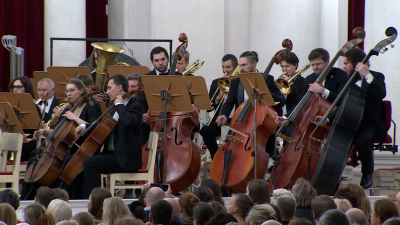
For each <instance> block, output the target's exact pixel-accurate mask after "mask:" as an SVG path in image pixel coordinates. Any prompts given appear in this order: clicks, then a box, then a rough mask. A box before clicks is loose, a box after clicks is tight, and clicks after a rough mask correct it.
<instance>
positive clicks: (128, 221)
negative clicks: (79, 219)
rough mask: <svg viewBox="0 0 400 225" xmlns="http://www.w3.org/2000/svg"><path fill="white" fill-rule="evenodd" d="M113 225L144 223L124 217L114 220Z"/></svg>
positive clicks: (140, 224) (141, 224)
mask: <svg viewBox="0 0 400 225" xmlns="http://www.w3.org/2000/svg"><path fill="white" fill-rule="evenodd" d="M79 225H80V224H79ZM113 225H144V223H143V221H142V220H138V219H136V218H135V217H132V216H124V217H121V218H118V219H117V220H115V223H114V224H113Z"/></svg>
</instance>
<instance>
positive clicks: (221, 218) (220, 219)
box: [212, 213, 238, 225]
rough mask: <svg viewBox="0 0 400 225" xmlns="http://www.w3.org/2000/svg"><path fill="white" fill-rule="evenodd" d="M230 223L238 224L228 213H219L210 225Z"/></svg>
mask: <svg viewBox="0 0 400 225" xmlns="http://www.w3.org/2000/svg"><path fill="white" fill-rule="evenodd" d="M230 222H238V221H237V220H236V218H235V217H234V216H232V215H231V214H229V213H219V214H217V215H216V216H215V217H214V219H213V220H212V225H225V224H227V223H230Z"/></svg>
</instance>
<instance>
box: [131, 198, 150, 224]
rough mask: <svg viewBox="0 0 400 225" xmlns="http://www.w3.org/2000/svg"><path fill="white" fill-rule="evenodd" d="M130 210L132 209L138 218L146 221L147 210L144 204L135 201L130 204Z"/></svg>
mask: <svg viewBox="0 0 400 225" xmlns="http://www.w3.org/2000/svg"><path fill="white" fill-rule="evenodd" d="M129 210H130V211H131V213H132V215H133V216H134V217H135V218H136V219H138V220H141V221H143V223H146V222H147V220H146V212H145V211H144V206H143V205H142V203H140V202H139V201H134V202H132V203H131V204H130V205H129Z"/></svg>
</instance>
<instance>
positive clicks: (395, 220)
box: [382, 217, 400, 225]
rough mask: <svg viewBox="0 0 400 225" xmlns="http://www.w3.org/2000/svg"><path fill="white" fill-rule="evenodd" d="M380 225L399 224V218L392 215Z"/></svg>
mask: <svg viewBox="0 0 400 225" xmlns="http://www.w3.org/2000/svg"><path fill="white" fill-rule="evenodd" d="M382 225H400V218H397V217H393V218H391V219H388V220H386V221H385V222H384V223H383V224H382Z"/></svg>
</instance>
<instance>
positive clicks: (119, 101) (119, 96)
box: [114, 95, 124, 104]
mask: <svg viewBox="0 0 400 225" xmlns="http://www.w3.org/2000/svg"><path fill="white" fill-rule="evenodd" d="M119 103H124V99H123V98H122V96H121V95H117V98H116V99H115V100H114V104H119Z"/></svg>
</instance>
